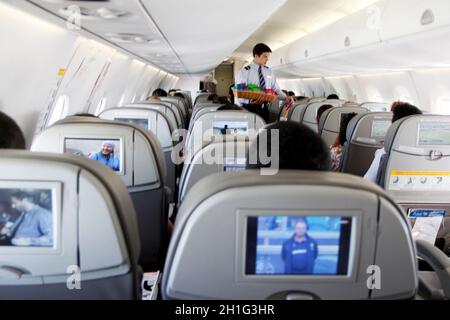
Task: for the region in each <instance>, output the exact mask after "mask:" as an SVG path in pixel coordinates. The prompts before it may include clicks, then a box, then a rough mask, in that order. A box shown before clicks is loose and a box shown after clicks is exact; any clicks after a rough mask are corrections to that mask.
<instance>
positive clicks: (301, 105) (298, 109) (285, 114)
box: [280, 99, 308, 122]
mask: <svg viewBox="0 0 450 320" xmlns="http://www.w3.org/2000/svg"><path fill="white" fill-rule="evenodd" d="M307 105H308V102H307V100H306V99H305V100H302V101H299V102H296V103H295V104H294V105H293V106H292V107H291V108H289V109H287V108H286V107H285V106H284V107H283V109H282V110H281V111H280V120H281V121H286V120H292V115H293V114H295V115H294V119H300V118H301V117H302V115H301V113H302V112H303V110H304V109H305V108H306V106H307ZM292 121H294V120H292ZM297 122H298V121H297Z"/></svg>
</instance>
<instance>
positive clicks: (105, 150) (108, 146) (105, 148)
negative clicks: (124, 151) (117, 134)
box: [102, 141, 115, 156]
mask: <svg viewBox="0 0 450 320" xmlns="http://www.w3.org/2000/svg"><path fill="white" fill-rule="evenodd" d="M114 148H115V144H114V142H111V141H104V142H103V144H102V154H103V155H104V156H109V155H110V154H111V153H114Z"/></svg>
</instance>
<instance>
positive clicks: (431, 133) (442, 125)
mask: <svg viewBox="0 0 450 320" xmlns="http://www.w3.org/2000/svg"><path fill="white" fill-rule="evenodd" d="M418 140H419V142H418V144H419V145H421V146H436V145H439V146H444V145H449V146H450V123H449V122H421V123H420V124H419V139H418Z"/></svg>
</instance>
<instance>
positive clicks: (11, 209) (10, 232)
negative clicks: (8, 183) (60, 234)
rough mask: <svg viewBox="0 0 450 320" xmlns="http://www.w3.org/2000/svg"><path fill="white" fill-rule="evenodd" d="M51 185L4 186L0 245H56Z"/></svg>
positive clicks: (0, 198) (0, 191) (0, 203)
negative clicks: (31, 186) (32, 186)
mask: <svg viewBox="0 0 450 320" xmlns="http://www.w3.org/2000/svg"><path fill="white" fill-rule="evenodd" d="M53 206H54V204H53V199H52V190H51V189H37V188H33V189H30V188H27V189H11V188H0V246H14V247H53V246H54V234H53V231H54V227H55V226H54V221H55V220H54V216H55V210H56V208H53Z"/></svg>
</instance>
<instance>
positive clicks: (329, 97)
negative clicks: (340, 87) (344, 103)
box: [327, 93, 339, 100]
mask: <svg viewBox="0 0 450 320" xmlns="http://www.w3.org/2000/svg"><path fill="white" fill-rule="evenodd" d="M327 100H339V96H338V95H337V94H335V93H333V94H330V95H329V96H328V97H327Z"/></svg>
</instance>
